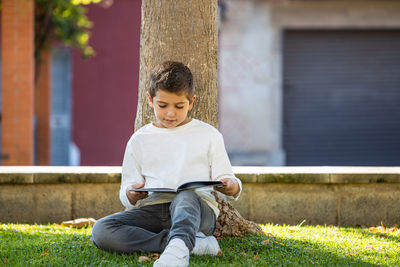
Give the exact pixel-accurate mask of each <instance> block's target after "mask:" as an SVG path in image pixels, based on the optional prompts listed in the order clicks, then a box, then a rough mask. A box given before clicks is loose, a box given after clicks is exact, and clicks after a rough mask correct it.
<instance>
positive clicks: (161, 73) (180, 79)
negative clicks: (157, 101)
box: [149, 61, 194, 101]
mask: <svg viewBox="0 0 400 267" xmlns="http://www.w3.org/2000/svg"><path fill="white" fill-rule="evenodd" d="M158 90H164V91H167V92H170V93H175V94H178V95H180V94H182V93H186V96H187V98H188V99H189V101H191V99H192V97H193V96H194V85H193V75H192V72H191V71H190V69H189V68H188V67H186V66H185V65H184V64H183V63H181V62H175V61H164V62H162V63H160V64H158V65H157V66H155V67H154V69H153V70H152V71H151V73H150V81H149V93H150V96H151V98H153V97H155V96H156V93H157V91H158Z"/></svg>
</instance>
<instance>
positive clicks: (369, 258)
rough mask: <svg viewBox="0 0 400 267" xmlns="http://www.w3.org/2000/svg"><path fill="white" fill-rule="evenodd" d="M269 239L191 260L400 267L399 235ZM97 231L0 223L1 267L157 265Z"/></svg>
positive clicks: (287, 229)
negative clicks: (95, 240) (96, 236)
mask: <svg viewBox="0 0 400 267" xmlns="http://www.w3.org/2000/svg"><path fill="white" fill-rule="evenodd" d="M262 228H263V230H264V232H265V233H266V234H267V236H266V237H263V236H255V235H248V236H246V237H245V238H223V239H220V240H219V243H220V245H221V249H222V250H223V254H222V255H221V256H219V257H213V256H202V257H200V256H191V259H190V263H191V266H307V265H308V266H314V265H321V266H331V265H336V266H376V265H379V266H396V265H397V266H399V265H400V231H399V230H397V228H396V229H391V230H389V229H386V228H384V229H381V230H380V231H371V229H367V228H351V227H333V226H332V227H325V226H300V225H299V226H285V225H272V224H267V225H262ZM91 231H92V229H91V228H90V227H89V228H86V229H74V228H69V227H62V226H59V225H26V224H0V266H43V265H45V266H75V265H76V266H85V265H86V266H152V264H153V260H151V262H149V263H148V262H141V263H139V261H138V259H139V256H147V257H149V258H150V259H151V254H143V253H142V254H140V253H137V254H133V255H118V254H114V253H107V252H104V251H101V250H99V249H97V248H96V247H95V246H94V245H93V244H92V242H91Z"/></svg>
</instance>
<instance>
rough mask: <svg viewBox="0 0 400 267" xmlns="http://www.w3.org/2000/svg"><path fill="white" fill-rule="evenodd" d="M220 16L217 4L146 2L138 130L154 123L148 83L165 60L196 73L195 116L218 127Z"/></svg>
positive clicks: (185, 0)
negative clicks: (149, 101) (176, 62)
mask: <svg viewBox="0 0 400 267" xmlns="http://www.w3.org/2000/svg"><path fill="white" fill-rule="evenodd" d="M217 15H218V5H217V0H174V1H170V0H142V27H141V36H140V75H139V100H138V109H137V115H136V123H135V129H136V130H137V129H139V128H140V127H141V126H143V125H145V124H147V123H149V122H150V121H152V120H153V112H152V111H151V109H150V107H149V106H148V105H147V101H146V91H147V82H148V78H149V74H150V71H151V69H152V68H153V67H154V66H155V65H157V64H158V63H160V62H162V61H165V60H173V61H180V62H182V63H184V64H185V65H186V66H188V67H189V68H190V70H191V71H192V73H193V76H194V85H195V88H196V95H197V100H196V102H195V106H194V108H193V110H192V112H191V116H192V117H195V118H198V119H201V120H203V121H205V122H207V123H209V124H211V125H213V126H215V127H217V126H218V125H217V124H218V103H217V101H218V73H217V53H218V29H217V27H218V18H217Z"/></svg>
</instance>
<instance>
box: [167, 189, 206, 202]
mask: <svg viewBox="0 0 400 267" xmlns="http://www.w3.org/2000/svg"><path fill="white" fill-rule="evenodd" d="M181 201H183V202H190V203H193V202H199V201H200V197H199V196H198V195H197V194H196V193H195V192H194V191H190V190H186V191H182V192H179V193H178V194H177V195H176V197H175V198H174V199H173V200H172V203H171V204H174V203H175V202H181Z"/></svg>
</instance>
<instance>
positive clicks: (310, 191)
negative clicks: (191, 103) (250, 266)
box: [0, 167, 400, 226]
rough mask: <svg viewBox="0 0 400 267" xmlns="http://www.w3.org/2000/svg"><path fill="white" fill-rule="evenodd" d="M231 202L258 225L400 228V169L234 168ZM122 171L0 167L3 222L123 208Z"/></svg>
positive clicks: (54, 219)
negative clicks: (236, 193)
mask: <svg viewBox="0 0 400 267" xmlns="http://www.w3.org/2000/svg"><path fill="white" fill-rule="evenodd" d="M234 172H235V174H236V176H237V177H239V178H240V179H241V180H242V181H243V192H242V195H241V197H240V199H239V200H238V201H236V202H232V204H233V205H234V206H235V207H236V208H237V209H238V211H239V212H240V213H241V214H242V215H243V216H244V217H245V218H247V219H250V220H253V221H255V222H257V223H263V224H265V223H277V224H289V225H296V224H299V223H301V222H302V221H303V220H305V223H306V224H313V225H315V224H320V225H324V224H327V225H365V226H373V225H379V224H380V222H381V221H383V223H384V224H385V225H395V224H399V223H400V167H381V168H376V167H358V168H357V167H234ZM120 176H121V168H120V167H0V211H1V212H0V222H2V223H6V222H20V223H23V222H29V223H33V222H36V223H47V222H51V223H60V222H61V221H63V220H69V219H75V218H80V217H94V218H96V219H99V218H101V217H103V216H106V215H108V214H111V213H114V212H118V211H121V210H123V209H124V208H123V206H122V205H121V204H120V201H119V196H118V193H119V185H120Z"/></svg>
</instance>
